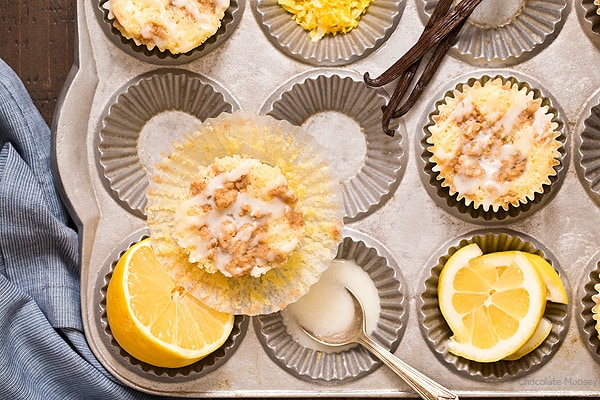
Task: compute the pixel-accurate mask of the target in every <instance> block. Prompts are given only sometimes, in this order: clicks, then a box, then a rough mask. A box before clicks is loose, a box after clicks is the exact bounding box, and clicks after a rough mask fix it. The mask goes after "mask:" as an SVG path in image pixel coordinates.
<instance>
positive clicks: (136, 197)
mask: <svg viewBox="0 0 600 400" xmlns="http://www.w3.org/2000/svg"><path fill="white" fill-rule="evenodd" d="M238 109H239V105H238V103H237V101H236V100H235V99H234V98H233V96H231V94H229V92H228V91H227V90H226V89H225V88H223V87H221V86H220V85H219V84H218V83H216V82H214V81H212V80H211V79H209V78H207V77H204V76H202V75H199V74H195V73H193V72H191V71H187V70H183V69H175V68H163V69H157V70H153V71H151V72H150V73H146V74H143V75H141V76H137V77H135V78H134V79H133V80H132V81H130V82H127V84H125V85H124V86H123V87H121V88H120V89H119V90H118V91H117V92H116V93H115V95H114V96H113V97H112V99H111V101H110V102H109V104H107V105H106V108H105V110H104V113H103V116H102V118H101V120H100V123H99V127H98V131H99V134H98V136H97V146H96V149H97V151H96V158H97V167H98V172H99V174H100V176H101V177H102V179H103V183H104V184H105V187H106V188H107V189H108V191H109V192H110V193H111V195H112V196H113V198H114V199H115V201H117V202H118V203H119V204H121V205H122V206H123V208H125V209H126V210H128V211H130V212H132V213H133V214H135V215H137V216H139V217H141V218H145V216H146V205H147V198H146V190H147V189H148V184H149V176H150V175H152V172H153V171H152V170H153V165H152V161H156V160H158V158H157V157H159V156H160V154H158V153H159V151H157V149H160V148H161V147H165V145H168V144H169V143H170V142H172V141H174V140H175V139H176V138H175V137H173V136H172V134H168V133H167V134H164V133H161V132H155V131H156V130H157V129H158V128H155V129H151V128H147V129H148V130H149V131H147V132H145V131H144V129H145V128H146V127H147V126H148V122H149V121H150V120H151V119H153V118H155V117H156V118H161V115H162V118H165V122H163V125H168V126H169V127H170V129H174V128H176V127H177V126H178V125H182V118H181V116H180V115H177V114H173V115H172V116H170V117H169V116H165V113H173V112H181V113H185V114H187V115H188V116H189V118H188V121H187V124H188V125H192V126H187V127H181V129H193V125H200V123H201V122H203V121H204V120H206V119H208V118H213V117H216V116H218V115H219V114H221V113H223V112H229V113H230V112H233V111H236V110H238ZM190 120H191V121H194V120H195V121H196V122H189V121H190ZM144 132H145V133H144ZM163 150H164V151H166V150H168V149H163Z"/></svg>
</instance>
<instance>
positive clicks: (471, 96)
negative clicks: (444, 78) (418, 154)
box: [426, 77, 562, 212]
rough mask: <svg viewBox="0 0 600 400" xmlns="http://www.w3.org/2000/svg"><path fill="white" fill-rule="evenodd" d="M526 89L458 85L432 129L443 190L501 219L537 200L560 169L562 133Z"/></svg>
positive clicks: (491, 83) (493, 81) (493, 83)
mask: <svg viewBox="0 0 600 400" xmlns="http://www.w3.org/2000/svg"><path fill="white" fill-rule="evenodd" d="M553 118H554V116H553V114H551V113H550V112H549V107H548V106H547V105H543V104H542V99H541V98H538V97H536V96H535V95H534V93H533V90H531V89H529V88H528V87H519V85H518V83H517V82H515V81H512V80H508V79H503V78H502V77H495V78H490V79H478V80H474V81H473V82H472V83H470V84H463V85H458V86H457V88H456V89H455V90H453V91H452V92H449V93H448V94H447V95H446V97H445V98H444V100H443V101H441V102H440V104H439V105H438V106H437V109H436V111H435V112H434V113H433V115H432V116H431V120H432V124H431V125H429V126H428V127H427V128H426V129H427V130H428V132H429V137H428V138H427V144H428V147H427V150H428V151H429V153H430V154H431V156H430V158H429V162H431V163H432V164H433V167H432V171H433V173H435V174H436V176H435V179H436V180H437V181H438V182H439V184H440V185H441V186H442V187H444V188H447V190H448V191H449V195H450V196H455V197H456V199H457V200H458V201H462V202H464V204H466V206H468V207H472V208H474V209H481V210H483V211H486V212H487V211H490V212H497V211H498V210H508V209H509V208H510V207H519V206H520V205H522V204H526V203H527V202H530V201H532V200H534V198H535V196H536V194H539V193H543V192H544V187H545V186H547V185H550V183H551V177H553V176H555V175H556V174H557V172H556V170H555V167H556V166H557V165H558V164H559V163H560V161H559V159H560V157H561V153H560V151H559V150H560V148H561V147H562V143H561V141H559V140H558V138H559V136H560V135H561V132H560V130H559V126H558V124H557V123H556V122H554V121H553Z"/></svg>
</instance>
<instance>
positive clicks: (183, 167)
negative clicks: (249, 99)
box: [146, 111, 343, 315]
mask: <svg viewBox="0 0 600 400" xmlns="http://www.w3.org/2000/svg"><path fill="white" fill-rule="evenodd" d="M173 145H174V149H173V151H172V152H171V153H170V154H169V155H167V156H165V157H163V159H162V160H161V161H160V162H159V163H158V164H157V165H156V166H155V172H154V174H153V176H152V178H151V179H152V180H151V183H150V187H149V189H148V192H147V198H148V206H147V208H146V212H147V225H148V228H149V229H150V237H151V240H152V246H153V249H154V251H155V253H156V255H157V257H158V259H159V260H160V262H161V263H162V264H163V266H164V267H165V269H166V271H167V272H168V273H169V274H170V275H171V277H172V278H173V279H174V280H175V281H176V282H178V283H179V284H181V285H182V286H184V287H185V288H186V289H187V290H188V291H189V292H190V293H192V295H194V296H195V297H197V298H198V299H200V300H201V301H202V302H204V303H205V304H207V305H208V306H210V307H212V308H214V309H216V310H219V311H223V312H229V313H233V314H245V315H257V314H268V313H272V312H276V311H279V310H281V309H282V308H283V307H285V306H286V305H287V304H289V303H291V302H294V301H296V300H298V299H299V298H300V297H301V296H302V295H304V294H305V293H306V292H308V289H309V288H310V286H312V285H313V284H314V283H316V282H317V280H318V279H319V277H320V275H321V273H322V272H323V271H324V270H325V269H326V268H327V267H328V266H329V263H330V261H331V260H333V259H334V258H335V255H336V253H337V247H338V244H339V242H340V241H341V228H342V225H343V204H342V202H341V193H340V192H341V189H340V185H339V183H338V180H337V179H335V177H334V176H332V175H331V172H330V168H329V163H328V161H327V160H326V158H325V154H324V150H323V149H322V148H321V147H320V145H319V144H318V142H317V141H316V140H315V139H314V138H313V137H312V136H310V135H309V134H308V133H306V132H305V131H304V130H303V129H302V128H299V127H296V126H293V125H291V124H289V123H288V122H286V121H278V120H275V119H274V118H271V117H266V116H258V115H254V114H245V113H242V112H239V111H238V112H236V113H234V114H222V115H221V116H219V117H217V118H213V119H208V120H207V121H205V122H204V123H203V124H202V125H201V126H200V127H199V129H198V130H197V131H195V132H191V133H189V134H187V135H185V136H184V137H182V138H181V139H180V140H179V141H176V142H174V143H173Z"/></svg>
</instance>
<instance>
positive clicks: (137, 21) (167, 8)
mask: <svg viewBox="0 0 600 400" xmlns="http://www.w3.org/2000/svg"><path fill="white" fill-rule="evenodd" d="M104 7H105V8H107V9H108V10H109V19H113V18H114V21H113V25H114V26H115V27H116V28H117V29H118V30H119V31H120V32H121V34H122V35H123V36H125V37H126V38H127V39H132V40H133V41H135V43H136V44H137V45H138V46H146V47H147V48H148V49H149V50H152V49H153V48H154V47H157V48H158V49H159V50H160V51H170V52H171V53H172V54H180V53H187V52H188V51H190V50H192V49H194V48H196V47H198V46H200V45H201V44H202V43H204V41H205V40H206V39H208V38H209V37H211V36H212V35H214V34H215V33H216V32H217V30H218V29H219V27H220V26H221V20H222V19H223V17H224V15H225V11H226V10H227V8H228V7H229V0H207V1H200V0H108V1H107V2H106V3H105V5H104Z"/></svg>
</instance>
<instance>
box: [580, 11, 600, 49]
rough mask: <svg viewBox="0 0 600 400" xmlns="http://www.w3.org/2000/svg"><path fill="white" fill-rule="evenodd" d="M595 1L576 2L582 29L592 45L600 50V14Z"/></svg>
mask: <svg viewBox="0 0 600 400" xmlns="http://www.w3.org/2000/svg"><path fill="white" fill-rule="evenodd" d="M599 7H600V6H598V5H596V4H594V0H575V8H576V10H577V16H578V18H579V22H580V24H581V27H582V29H583V30H584V32H585V33H586V35H587V36H588V37H589V38H590V40H591V41H592V43H594V44H595V45H596V47H598V48H599V49H600V14H598V10H599Z"/></svg>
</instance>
